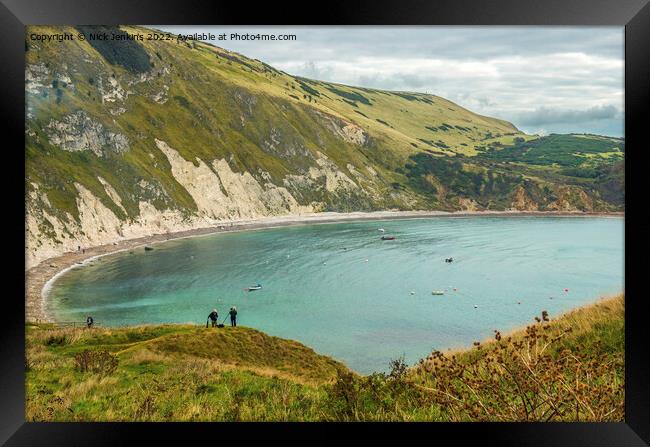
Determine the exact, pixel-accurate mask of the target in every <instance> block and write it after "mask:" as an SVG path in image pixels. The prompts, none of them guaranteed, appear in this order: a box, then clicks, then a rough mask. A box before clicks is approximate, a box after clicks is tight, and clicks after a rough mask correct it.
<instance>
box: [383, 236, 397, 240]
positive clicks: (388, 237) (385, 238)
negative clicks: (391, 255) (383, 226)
mask: <svg viewBox="0 0 650 447" xmlns="http://www.w3.org/2000/svg"><path fill="white" fill-rule="evenodd" d="M381 240H382V241H393V240H395V236H382V237H381Z"/></svg>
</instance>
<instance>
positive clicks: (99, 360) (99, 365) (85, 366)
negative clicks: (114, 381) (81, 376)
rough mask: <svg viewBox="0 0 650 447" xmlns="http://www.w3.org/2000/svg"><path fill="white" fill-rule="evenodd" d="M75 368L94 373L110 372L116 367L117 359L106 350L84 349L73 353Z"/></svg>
mask: <svg viewBox="0 0 650 447" xmlns="http://www.w3.org/2000/svg"><path fill="white" fill-rule="evenodd" d="M74 361H75V365H76V368H77V369H78V370H79V371H81V372H92V373H94V374H100V375H104V374H111V373H113V372H114V371H115V369H116V368H117V365H118V363H119V360H118V359H117V357H116V356H114V355H113V354H111V353H110V352H108V351H95V350H90V349H88V350H85V351H82V352H79V353H77V354H75V356H74Z"/></svg>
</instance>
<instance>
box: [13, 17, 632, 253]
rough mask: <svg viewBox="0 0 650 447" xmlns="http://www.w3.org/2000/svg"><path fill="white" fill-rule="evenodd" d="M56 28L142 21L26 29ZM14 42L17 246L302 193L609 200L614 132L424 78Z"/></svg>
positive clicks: (434, 202)
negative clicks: (418, 89)
mask: <svg viewBox="0 0 650 447" xmlns="http://www.w3.org/2000/svg"><path fill="white" fill-rule="evenodd" d="M62 31H67V32H70V33H73V34H77V33H78V32H79V31H82V32H83V33H84V34H86V35H89V34H90V33H93V32H97V33H100V32H106V33H116V34H118V35H123V34H124V33H125V32H130V33H141V34H143V35H147V34H149V33H151V32H152V30H150V29H145V28H140V27H127V26H123V27H119V28H117V27H93V26H84V27H80V28H79V29H74V28H70V27H48V26H34V27H29V28H28V30H27V33H28V34H31V33H39V34H40V33H44V34H48V33H49V34H52V33H58V32H62ZM25 57H26V83H25V93H26V104H27V113H26V123H25V125H26V149H25V154H26V155H25V157H26V177H25V178H26V192H27V194H26V206H27V210H28V221H27V229H28V258H30V259H31V258H32V257H34V258H38V259H42V258H44V256H39V252H40V251H43V250H44V249H45V248H48V249H50V252H52V253H60V252H63V251H66V250H70V249H75V248H76V247H77V246H78V245H79V244H82V245H89V244H92V245H96V244H101V243H107V242H112V241H114V240H116V239H120V238H123V237H127V236H129V235H130V236H131V237H133V236H142V235H145V234H150V233H151V232H159V231H173V230H180V229H188V228H191V227H194V228H196V227H199V226H207V225H209V223H210V222H213V221H215V220H222V219H236V218H251V217H259V216H265V215H276V214H286V213H298V212H305V211H314V212H317V211H341V212H346V211H364V210H365V211H368V210H385V209H403V210H408V209H440V210H460V209H476V210H482V209H490V210H504V209H510V208H516V209H539V210H584V211H612V210H622V208H623V194H622V191H623V180H622V179H623V171H622V168H621V166H622V158H623V151H624V145H623V141H622V140H619V139H611V138H606V137H599V136H593V135H571V136H549V137H537V136H533V135H526V134H524V133H522V132H520V131H519V130H518V129H517V128H516V127H515V126H514V125H513V124H511V123H508V122H506V121H503V120H500V119H496V118H491V117H486V116H481V115H478V114H475V113H473V112H471V111H469V110H467V109H464V108H463V107H461V106H459V105H457V104H454V103H452V102H450V101H448V100H446V99H444V98H441V97H439V96H435V95H428V94H422V93H414V92H391V91H383V90H376V89H368V88H361V87H351V86H346V85H339V84H334V83H329V82H322V81H318V80H310V79H305V78H299V77H295V76H292V75H290V74H288V73H284V72H282V71H279V70H276V69H275V68H273V67H271V66H269V65H267V64H265V63H264V62H261V61H258V60H254V59H249V58H247V57H245V56H243V55H240V54H237V53H233V52H230V51H226V50H224V49H222V48H218V47H215V46H213V45H210V44H207V43H201V42H185V41H178V40H176V39H171V40H144V41H133V40H118V41H92V40H88V39H87V40H84V41H81V40H72V41H63V42H57V41H51V42H47V41H32V40H26V55H25ZM163 147H164V148H166V149H165V150H163V149H162V148H163ZM617 166H618V167H617ZM522 190H523V191H525V195H524V196H522ZM242 192H245V194H243V193H242ZM215 204H218V205H219V206H215ZM131 228H135V230H133V231H131V230H130V229H131Z"/></svg>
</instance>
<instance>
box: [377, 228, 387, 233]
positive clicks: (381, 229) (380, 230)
mask: <svg viewBox="0 0 650 447" xmlns="http://www.w3.org/2000/svg"><path fill="white" fill-rule="evenodd" d="M377 231H379V232H380V233H383V232H384V231H386V230H384V229H383V228H380V229H378V230H377Z"/></svg>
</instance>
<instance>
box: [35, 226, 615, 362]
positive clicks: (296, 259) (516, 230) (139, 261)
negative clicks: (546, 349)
mask: <svg viewBox="0 0 650 447" xmlns="http://www.w3.org/2000/svg"><path fill="white" fill-rule="evenodd" d="M623 226H624V220H623V219H622V218H600V217H594V218H591V217H590V218H582V217H537V216H535V217H496V216H480V217H454V218H448V217H434V218H425V219H399V220H395V219H392V220H386V221H363V222H346V223H333V224H320V225H304V226H289V227H285V228H273V229H265V230H256V231H242V232H230V233H217V234H212V235H209V236H203V237H197V238H189V239H180V240H172V241H168V242H164V243H161V244H157V245H155V246H154V250H153V251H145V250H144V249H143V248H142V247H141V248H138V249H135V250H132V251H131V252H122V253H117V254H114V255H111V256H107V257H104V258H100V259H96V260H94V261H92V262H90V263H89V264H87V265H84V266H79V267H77V268H73V269H71V270H70V271H68V272H67V273H65V274H63V275H61V276H60V277H59V278H57V280H56V281H55V282H54V283H53V285H52V287H51V289H50V291H49V293H48V296H47V303H46V310H47V312H48V313H49V314H50V315H51V316H53V317H54V318H55V319H56V320H59V321H83V320H85V317H86V316H87V315H92V316H93V317H94V319H95V321H96V322H98V323H100V324H101V325H103V326H122V325H136V324H154V323H193V324H202V325H205V321H206V318H207V315H208V313H209V312H210V311H211V310H212V309H213V308H217V310H218V312H219V314H220V320H223V318H225V317H226V314H227V311H228V309H229V307H230V306H232V305H234V306H237V309H238V324H240V325H244V326H250V327H254V328H257V329H260V330H262V331H264V332H267V333H268V334H271V335H275V336H278V337H283V338H290V339H295V340H298V341H300V342H302V343H304V344H306V345H308V346H310V347H312V348H314V349H315V350H316V351H317V352H319V353H321V354H326V355H331V356H332V357H334V358H336V359H338V360H341V361H343V362H345V363H346V364H347V365H348V366H349V367H351V368H352V369H354V370H356V371H358V372H360V373H370V372H373V371H386V370H387V369H388V362H389V361H390V360H391V359H395V358H398V357H400V356H404V358H405V360H406V361H407V362H409V363H410V364H411V363H413V362H416V361H417V360H418V359H420V358H422V357H425V356H426V355H427V354H428V353H429V352H431V351H432V350H434V349H437V350H447V349H448V348H455V347H467V346H468V345H471V343H472V342H474V341H477V340H483V339H485V338H487V337H490V336H491V335H492V334H493V330H494V329H498V330H500V331H502V332H503V331H508V330H511V329H513V328H515V327H519V326H521V325H524V324H527V323H529V322H532V321H533V318H534V317H535V316H538V315H540V314H541V312H542V311H543V310H546V311H548V312H549V314H550V315H551V317H553V316H556V315H558V314H559V313H561V312H564V311H567V310H569V309H571V308H575V307H578V306H581V305H585V304H588V303H590V302H593V301H595V300H596V299H597V298H599V297H600V296H603V295H611V294H615V293H620V292H622V291H623V288H624V267H623V266H624V264H623V257H624V234H623ZM379 228H382V229H384V230H385V231H384V232H379V231H378V229H379ZM382 235H390V236H395V240H390V241H382V240H381V236H382ZM447 257H453V259H454V262H452V263H446V262H445V258H447ZM257 283H260V284H262V286H263V288H262V290H258V291H252V292H248V291H245V290H244V289H245V288H246V287H248V286H252V285H255V284H257ZM565 289H567V290H568V291H565ZM433 290H441V291H444V292H445V294H444V295H440V296H435V295H432V293H431V292H432V291H433ZM211 330H217V329H211ZM220 330H227V328H226V329H220ZM215 349H219V347H218V346H215Z"/></svg>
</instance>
